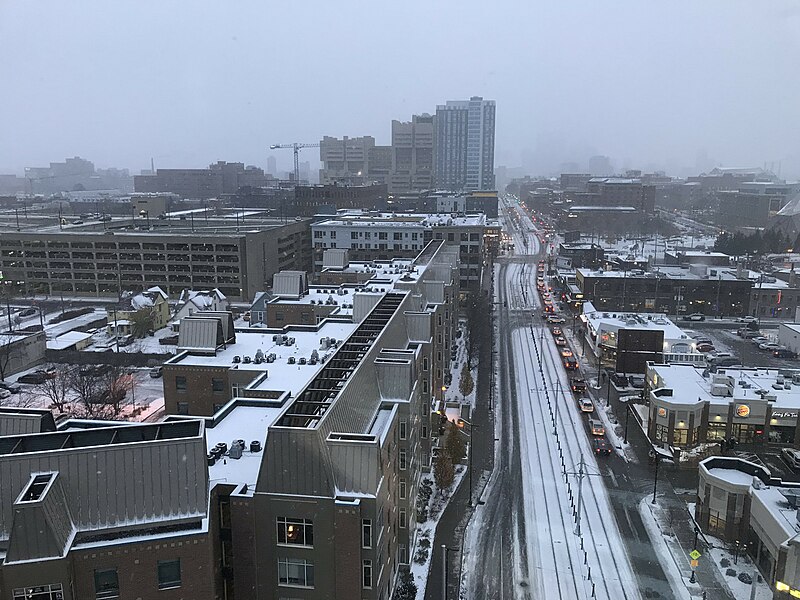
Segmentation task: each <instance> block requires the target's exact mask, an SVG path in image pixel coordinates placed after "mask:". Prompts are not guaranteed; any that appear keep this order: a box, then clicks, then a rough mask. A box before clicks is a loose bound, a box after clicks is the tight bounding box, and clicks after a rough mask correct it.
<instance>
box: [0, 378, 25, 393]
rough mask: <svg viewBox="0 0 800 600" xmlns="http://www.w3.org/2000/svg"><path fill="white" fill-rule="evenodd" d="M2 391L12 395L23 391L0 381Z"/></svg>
mask: <svg viewBox="0 0 800 600" xmlns="http://www.w3.org/2000/svg"><path fill="white" fill-rule="evenodd" d="M0 389H4V390H6V391H8V392H10V393H12V394H19V393H20V392H21V391H22V389H21V388H20V387H19V386H18V385H15V384H13V383H6V382H5V381H0Z"/></svg>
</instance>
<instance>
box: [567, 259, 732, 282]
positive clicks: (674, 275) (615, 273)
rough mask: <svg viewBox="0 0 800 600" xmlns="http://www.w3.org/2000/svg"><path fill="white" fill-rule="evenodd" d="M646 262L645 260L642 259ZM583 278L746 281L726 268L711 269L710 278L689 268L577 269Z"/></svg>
mask: <svg viewBox="0 0 800 600" xmlns="http://www.w3.org/2000/svg"><path fill="white" fill-rule="evenodd" d="M641 260H644V259H641ZM711 271H715V272H716V275H711ZM577 272H579V273H580V274H581V275H582V276H583V277H585V278H592V277H603V278H611V279H613V278H620V279H622V278H627V279H656V278H658V277H661V278H665V279H678V280H679V279H685V280H687V281H698V280H712V281H716V280H717V279H718V278H719V279H722V281H746V280H744V279H739V278H738V277H736V271H735V270H730V269H725V268H716V267H709V272H708V276H707V277H704V276H703V275H699V274H698V273H695V272H692V271H690V270H689V269H688V268H684V267H664V266H659V267H658V270H657V271H647V272H644V273H641V272H638V271H637V270H636V269H633V270H627V271H619V270H603V269H599V270H597V269H577Z"/></svg>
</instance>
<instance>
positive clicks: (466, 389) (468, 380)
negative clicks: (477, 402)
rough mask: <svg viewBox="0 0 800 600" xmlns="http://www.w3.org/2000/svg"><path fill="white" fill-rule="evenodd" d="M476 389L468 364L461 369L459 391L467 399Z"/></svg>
mask: <svg viewBox="0 0 800 600" xmlns="http://www.w3.org/2000/svg"><path fill="white" fill-rule="evenodd" d="M474 389H475V382H474V381H473V379H472V372H471V371H470V370H469V366H468V365H467V363H464V367H463V368H462V369H461V378H460V379H459V381H458V391H459V392H460V393H461V395H462V396H463V397H464V399H466V397H467V396H469V395H470V394H471V393H472V391H473V390H474Z"/></svg>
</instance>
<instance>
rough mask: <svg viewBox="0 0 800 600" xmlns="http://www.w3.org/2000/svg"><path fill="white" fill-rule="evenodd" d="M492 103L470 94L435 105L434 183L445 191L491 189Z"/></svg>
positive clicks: (492, 167) (492, 163)
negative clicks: (464, 97)
mask: <svg viewBox="0 0 800 600" xmlns="http://www.w3.org/2000/svg"><path fill="white" fill-rule="evenodd" d="M494 130H495V102H494V100H484V99H483V98H481V97H480V96H473V97H472V98H470V99H469V100H464V101H461V100H455V101H448V102H447V103H445V104H442V105H439V106H437V107H436V119H435V130H434V139H435V169H436V174H435V177H436V185H437V186H438V187H440V188H443V189H448V190H456V191H460V190H493V189H494V188H495V182H494Z"/></svg>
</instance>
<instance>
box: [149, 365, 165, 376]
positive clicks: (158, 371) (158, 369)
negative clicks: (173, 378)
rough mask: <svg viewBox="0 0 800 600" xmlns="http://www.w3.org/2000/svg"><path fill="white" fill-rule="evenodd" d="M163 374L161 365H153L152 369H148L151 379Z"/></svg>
mask: <svg viewBox="0 0 800 600" xmlns="http://www.w3.org/2000/svg"><path fill="white" fill-rule="evenodd" d="M163 374H164V367H162V366H158V367H153V368H152V369H150V377H152V378H153V379H158V378H159V377H161V376H162V375H163Z"/></svg>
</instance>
